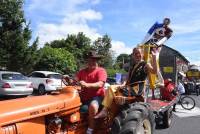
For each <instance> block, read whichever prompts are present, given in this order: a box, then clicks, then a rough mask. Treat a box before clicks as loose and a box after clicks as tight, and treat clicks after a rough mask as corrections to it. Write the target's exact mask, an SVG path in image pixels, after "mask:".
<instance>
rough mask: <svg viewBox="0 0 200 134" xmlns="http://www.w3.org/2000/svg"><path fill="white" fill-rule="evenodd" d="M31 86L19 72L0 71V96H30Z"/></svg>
mask: <svg viewBox="0 0 200 134" xmlns="http://www.w3.org/2000/svg"><path fill="white" fill-rule="evenodd" d="M32 92H33V85H32V83H31V82H30V81H29V80H28V78H27V77H25V76H24V75H22V74H21V73H19V72H11V71H0V96H11V95H12V96H19V95H30V94H32Z"/></svg>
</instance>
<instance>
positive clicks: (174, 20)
mask: <svg viewBox="0 0 200 134" xmlns="http://www.w3.org/2000/svg"><path fill="white" fill-rule="evenodd" d="M199 7H200V1H199V0H25V4H24V11H25V17H26V19H27V21H30V28H31V30H32V32H33V33H32V35H33V36H32V41H33V40H35V38H36V37H39V44H40V47H42V46H43V45H44V43H45V42H51V41H53V40H56V39H63V38H64V39H65V38H66V37H67V35H68V34H77V33H78V32H83V33H84V34H85V35H86V36H88V37H89V38H91V39H92V40H93V41H94V40H95V39H97V38H98V37H101V36H103V35H105V34H108V35H109V36H110V37H111V39H112V50H114V51H115V53H116V55H118V54H120V53H127V54H130V53H131V50H132V48H133V47H135V46H136V45H137V44H139V43H141V41H142V40H143V39H144V37H145V35H146V33H147V31H148V29H149V28H150V27H151V26H152V25H153V24H154V23H155V22H156V21H157V22H162V21H163V18H165V17H168V18H170V19H171V23H170V27H171V28H172V30H173V35H172V37H171V38H170V39H169V40H168V41H167V42H166V43H165V45H167V46H169V47H171V48H173V49H176V50H177V51H179V52H180V53H181V54H182V55H184V56H185V57H186V58H187V59H188V60H189V61H190V63H192V64H198V65H200V8H199Z"/></svg>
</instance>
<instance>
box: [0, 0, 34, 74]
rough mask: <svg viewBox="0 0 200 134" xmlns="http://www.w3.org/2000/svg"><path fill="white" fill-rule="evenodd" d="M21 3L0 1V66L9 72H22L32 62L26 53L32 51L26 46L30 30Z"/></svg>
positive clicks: (11, 0) (21, 1) (19, 0)
mask: <svg viewBox="0 0 200 134" xmlns="http://www.w3.org/2000/svg"><path fill="white" fill-rule="evenodd" d="M23 2H24V1H23V0H1V1H0V17H1V21H2V26H1V27H0V57H1V58H0V66H1V67H5V68H7V69H8V70H11V71H21V72H23V71H24V67H25V66H26V65H27V64H32V62H31V61H33V60H31V57H30V56H28V54H32V53H29V52H26V51H31V50H33V49H32V48H31V46H29V45H28V44H29V40H30V38H31V30H30V29H29V24H27V23H26V20H25V18H24V12H23ZM29 47H30V48H29ZM35 50H36V49H34V51H35ZM26 58H28V59H26ZM26 61H27V62H28V63H26ZM25 70H26V69H25Z"/></svg>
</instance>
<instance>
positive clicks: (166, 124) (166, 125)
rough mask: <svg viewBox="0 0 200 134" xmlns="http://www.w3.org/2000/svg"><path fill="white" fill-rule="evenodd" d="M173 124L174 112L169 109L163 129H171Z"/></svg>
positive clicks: (166, 112) (165, 115)
mask: <svg viewBox="0 0 200 134" xmlns="http://www.w3.org/2000/svg"><path fill="white" fill-rule="evenodd" d="M171 122H172V110H171V109H168V110H167V111H165V112H164V115H163V127H164V128H169V127H170V125H171Z"/></svg>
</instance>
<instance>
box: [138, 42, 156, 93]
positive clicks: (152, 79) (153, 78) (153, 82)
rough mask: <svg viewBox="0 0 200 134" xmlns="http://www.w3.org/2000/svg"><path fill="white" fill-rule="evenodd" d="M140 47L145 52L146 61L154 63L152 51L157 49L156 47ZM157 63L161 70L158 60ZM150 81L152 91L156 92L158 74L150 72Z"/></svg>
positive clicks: (149, 45) (150, 45) (146, 45)
mask: <svg viewBox="0 0 200 134" xmlns="http://www.w3.org/2000/svg"><path fill="white" fill-rule="evenodd" d="M139 47H141V48H142V49H143V51H144V61H146V62H150V63H152V58H151V52H150V49H151V48H155V47H156V46H155V45H152V44H144V45H141V46H139ZM156 63H157V68H159V60H158V59H157V60H156ZM148 80H149V86H150V88H151V90H154V89H155V88H156V80H157V74H155V73H150V72H148Z"/></svg>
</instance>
